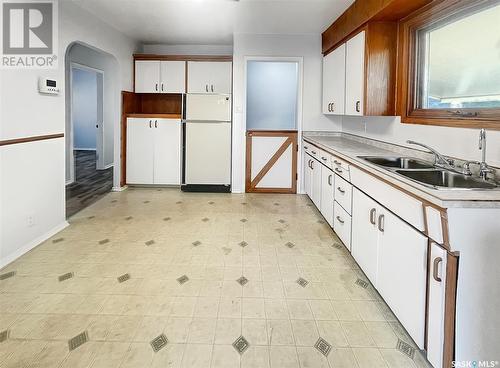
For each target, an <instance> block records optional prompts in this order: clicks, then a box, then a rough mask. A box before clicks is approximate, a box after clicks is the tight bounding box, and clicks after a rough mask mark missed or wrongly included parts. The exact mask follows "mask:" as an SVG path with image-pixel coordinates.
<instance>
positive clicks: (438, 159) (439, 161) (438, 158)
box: [406, 141, 457, 171]
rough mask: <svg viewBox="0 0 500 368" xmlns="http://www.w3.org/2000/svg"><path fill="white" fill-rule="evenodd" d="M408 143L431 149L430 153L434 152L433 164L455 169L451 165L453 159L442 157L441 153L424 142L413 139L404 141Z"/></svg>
mask: <svg viewBox="0 0 500 368" xmlns="http://www.w3.org/2000/svg"><path fill="white" fill-rule="evenodd" d="M406 143H408V144H414V145H416V146H421V147H424V148H427V149H428V150H429V151H431V153H432V154H434V165H435V166H439V167H442V168H445V169H448V170H452V171H456V170H457V169H456V168H455V167H454V166H453V160H451V159H447V158H446V157H444V156H443V155H442V154H440V153H439V152H438V151H436V150H435V149H434V148H432V147H429V146H428V145H426V144H423V143H419V142H415V141H406Z"/></svg>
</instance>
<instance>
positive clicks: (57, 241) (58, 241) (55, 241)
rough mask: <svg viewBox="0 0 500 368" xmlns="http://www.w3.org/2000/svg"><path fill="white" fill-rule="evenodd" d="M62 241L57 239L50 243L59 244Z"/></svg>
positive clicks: (62, 239)
mask: <svg viewBox="0 0 500 368" xmlns="http://www.w3.org/2000/svg"><path fill="white" fill-rule="evenodd" d="M62 241H64V238H57V239H54V240H52V243H54V244H56V243H60V242H62Z"/></svg>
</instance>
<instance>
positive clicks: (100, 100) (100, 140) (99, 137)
mask: <svg viewBox="0 0 500 368" xmlns="http://www.w3.org/2000/svg"><path fill="white" fill-rule="evenodd" d="M74 69H80V70H85V71H88V72H93V73H96V74H97V117H98V120H99V116H100V120H101V122H100V124H99V128H98V129H97V132H96V153H97V161H96V169H97V170H104V169H106V167H105V166H104V71H103V70H101V69H97V68H93V67H90V66H87V65H84V64H81V63H77V62H74V61H72V62H70V64H69V80H70V83H69V86H70V91H69V122H70V124H69V132H68V134H69V142H70V147H69V152H68V153H67V154H69V155H70V156H69V173H70V180H69V181H68V182H67V183H66V185H68V184H71V183H73V182H74V181H75V177H76V175H75V170H76V169H75V156H74V154H73V152H74V148H75V129H74V121H73V70H74Z"/></svg>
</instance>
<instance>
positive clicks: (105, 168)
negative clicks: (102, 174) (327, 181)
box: [99, 163, 115, 170]
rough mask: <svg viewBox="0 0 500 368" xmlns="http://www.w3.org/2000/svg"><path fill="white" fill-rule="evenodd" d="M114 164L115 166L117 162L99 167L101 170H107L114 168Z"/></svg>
mask: <svg viewBox="0 0 500 368" xmlns="http://www.w3.org/2000/svg"><path fill="white" fill-rule="evenodd" d="M113 166H115V164H114V163H110V164H108V165H106V166H104V167H103V168H102V169H99V170H107V169H109V168H112V167H113Z"/></svg>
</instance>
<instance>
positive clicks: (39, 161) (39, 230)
mask: <svg viewBox="0 0 500 368" xmlns="http://www.w3.org/2000/svg"><path fill="white" fill-rule="evenodd" d="M74 41H81V42H83V43H86V44H90V45H93V46H94V47H96V48H98V49H101V50H104V51H106V52H108V53H109V54H112V55H113V56H114V57H115V58H116V60H117V76H118V83H117V94H116V106H118V107H119V106H120V93H119V89H126V90H131V89H132V53H134V52H135V51H136V50H137V49H138V45H137V43H136V42H135V41H134V40H131V39H129V38H127V37H126V36H124V35H122V34H121V33H119V32H118V31H116V30H115V29H113V28H111V27H109V26H108V25H106V24H104V23H103V22H102V21H100V20H98V19H97V18H95V17H94V16H92V15H90V14H89V13H88V12H86V11H83V10H81V9H80V8H79V7H77V6H76V5H74V4H73V3H71V2H67V1H60V2H59V67H58V69H56V70H9V71H7V70H1V71H0V81H1V83H0V103H1V105H0V139H2V140H3V139H12V138H20V137H26V136H33V135H45V134H53V133H63V132H65V93H64V92H65V91H64V89H65V88H64V80H65V72H64V66H65V60H64V57H65V52H66V49H67V47H68V45H69V44H71V43H72V42H74ZM39 76H46V77H52V78H56V79H58V81H59V83H60V84H61V85H62V87H63V88H62V89H63V90H62V93H61V94H60V95H58V96H43V95H40V94H39V93H38V92H37V81H38V77H39ZM118 111H119V110H118ZM119 123H120V119H119V115H118V118H117V119H116V121H115V127H116V129H115V130H114V140H115V143H116V144H115V145H114V146H115V152H114V156H115V162H118V163H119V160H118V159H117V158H119V155H120V152H119V146H120V145H119V144H118V143H117V142H119V140H120V136H119V134H120V131H119V129H118V127H119ZM64 157H65V148H64V139H63V138H61V139H54V140H50V141H40V142H32V143H26V144H17V145H13V146H8V147H0V204H1V205H0V267H2V266H3V265H5V264H6V263H8V262H10V261H12V260H13V259H15V258H16V257H18V256H20V255H21V254H22V253H24V252H25V251H27V250H29V249H30V248H31V247H33V246H36V245H37V244H38V243H39V242H41V241H43V240H44V239H45V238H47V237H48V236H50V235H52V234H53V233H54V232H55V231H57V230H59V229H60V228H62V227H63V226H65V224H66V219H65V206H64V198H65V165H64ZM117 173H119V164H118V165H115V176H116V178H118V177H119V175H116V174H117ZM116 183H117V182H116V181H115V185H116ZM29 217H32V218H33V219H34V221H33V225H32V226H28V218H29Z"/></svg>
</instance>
